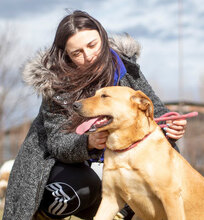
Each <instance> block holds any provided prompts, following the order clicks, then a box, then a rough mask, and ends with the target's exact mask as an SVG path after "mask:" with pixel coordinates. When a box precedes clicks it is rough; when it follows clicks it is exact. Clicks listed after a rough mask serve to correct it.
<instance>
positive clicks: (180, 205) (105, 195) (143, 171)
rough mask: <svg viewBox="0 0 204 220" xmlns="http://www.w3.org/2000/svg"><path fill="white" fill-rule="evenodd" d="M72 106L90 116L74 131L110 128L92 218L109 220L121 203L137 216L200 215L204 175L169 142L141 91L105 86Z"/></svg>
mask: <svg viewBox="0 0 204 220" xmlns="http://www.w3.org/2000/svg"><path fill="white" fill-rule="evenodd" d="M74 109H75V111H77V112H78V113H79V114H80V115H81V116H83V117H87V118H91V120H89V121H87V122H85V123H83V124H82V125H81V126H79V127H78V128H77V133H79V134H82V133H89V132H99V131H103V130H107V131H108V132H109V136H108V139H107V142H106V144H107V149H106V150H105V159H104V170H103V181H102V185H103V191H102V202H101V204H100V207H99V209H98V211H97V214H96V216H95V220H112V219H113V218H114V216H115V215H116V213H117V212H118V211H119V210H120V209H121V208H122V207H123V206H124V204H125V203H127V204H128V205H129V206H130V207H131V208H132V209H133V210H134V212H135V213H136V215H137V216H138V217H139V219H142V220H184V219H185V220H204V178H203V177H202V176H201V175H200V174H199V173H198V172H197V171H196V170H195V169H193V168H192V167H191V165H190V164H189V163H188V162H187V161H186V160H185V159H184V158H183V157H182V156H181V155H180V154H179V153H178V152H177V151H176V150H174V149H173V148H172V147H171V145H170V143H169V142H168V140H167V139H166V137H165V136H164V134H163V132H162V130H161V128H160V127H159V126H158V125H157V123H156V122H155V121H154V118H153V112H154V110H153V104H152V102H151V100H150V99H149V98H148V97H147V96H146V95H145V94H144V93H142V92H141V91H134V90H132V89H131V88H128V87H117V86H116V87H106V88H103V89H100V90H98V91H97V92H96V94H95V96H93V97H90V98H87V99H83V100H80V101H78V102H75V103H74ZM133 218H135V219H138V218H136V216H135V217H133Z"/></svg>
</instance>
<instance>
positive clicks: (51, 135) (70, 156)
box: [3, 36, 168, 220]
mask: <svg viewBox="0 0 204 220" xmlns="http://www.w3.org/2000/svg"><path fill="white" fill-rule="evenodd" d="M110 45H111V47H112V48H113V49H114V50H115V51H116V52H117V53H118V54H119V55H120V56H121V58H122V60H123V62H124V64H125V66H126V69H127V73H126V75H125V76H124V77H123V78H122V79H121V80H120V85H121V86H129V87H131V88H133V89H135V90H142V91H143V92H144V93H146V95H148V96H149V97H150V98H151V100H152V101H153V103H154V107H155V112H154V113H155V117H158V116H160V115H162V114H164V113H166V112H168V109H166V108H165V106H164V105H163V103H162V102H161V101H160V99H159V98H158V97H157V96H156V95H155V93H154V91H153V90H152V88H151V86H150V85H149V83H148V82H147V80H146V79H145V77H144V76H143V74H142V72H141V71H140V67H139V65H138V64H137V62H136V59H137V58H138V56H139V53H140V46H139V45H138V43H137V42H136V41H135V40H134V39H132V38H131V37H130V36H116V37H115V38H112V39H110ZM41 57H42V54H40V53H39V54H38V55H37V57H35V58H34V59H31V60H30V61H29V62H28V63H27V64H26V66H25V68H24V71H23V78H24V81H25V82H26V83H27V84H28V85H31V86H32V87H33V88H34V89H35V90H36V92H37V94H38V95H41V96H42V100H43V101H42V104H41V107H40V110H39V114H38V115H37V117H36V118H35V120H34V121H33V123H32V125H31V127H30V130H29V132H28V134H27V136H26V138H25V140H24V142H23V144H22V146H21V148H20V150H19V153H18V155H17V156H16V159H15V163H14V166H13V169H12V171H11V174H10V179H9V183H8V188H7V195H6V203H5V209H4V215H3V220H30V219H32V216H33V215H34V213H35V212H36V210H37V209H38V207H39V204H40V201H41V199H42V195H43V191H44V187H45V185H46V182H47V180H48V177H49V174H50V171H51V169H52V167H53V165H54V164H55V161H56V160H59V161H62V162H64V163H75V162H82V161H85V160H88V159H90V158H96V157H98V156H99V155H97V154H90V153H89V151H88V150H87V137H88V136H87V135H81V136H79V135H77V134H75V133H68V134H66V133H64V132H62V131H61V125H62V124H63V123H64V122H65V121H66V120H67V118H66V117H65V116H64V115H62V114H59V113H53V111H50V107H49V104H48V102H49V98H50V97H53V96H54V95H55V94H54V90H53V88H52V83H53V82H54V81H55V80H56V76H55V75H54V74H53V73H51V72H50V71H49V69H46V68H45V67H44V66H43V64H42V62H41ZM56 98H57V99H59V100H62V101H63V98H62V97H59V96H57V97H56ZM99 153H100V151H99Z"/></svg>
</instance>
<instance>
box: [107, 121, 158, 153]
mask: <svg viewBox="0 0 204 220" xmlns="http://www.w3.org/2000/svg"><path fill="white" fill-rule="evenodd" d="M142 118H143V120H138V121H137V122H136V123H134V124H132V125H130V126H128V127H124V128H120V129H118V130H117V129H116V130H109V133H110V134H109V136H108V139H107V142H106V145H107V148H109V149H110V150H114V151H115V150H122V149H126V148H128V147H129V146H131V145H132V144H134V143H136V142H138V141H140V140H143V139H144V137H145V136H146V135H148V134H150V133H151V132H153V131H154V130H155V128H156V127H157V126H158V125H157V124H156V123H155V122H154V120H152V119H151V118H147V117H142Z"/></svg>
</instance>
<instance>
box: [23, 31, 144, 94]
mask: <svg viewBox="0 0 204 220" xmlns="http://www.w3.org/2000/svg"><path fill="white" fill-rule="evenodd" d="M109 41H110V46H111V48H113V49H114V50H115V51H116V52H117V53H118V54H119V55H120V56H121V57H122V58H123V59H126V60H129V61H130V62H131V61H136V59H137V58H138V57H139V55H140V49H141V47H140V45H139V43H138V42H137V41H136V40H135V39H133V38H132V37H130V36H129V35H115V36H113V37H111V38H110V39H109ZM44 54H45V51H44V52H43V51H40V52H38V53H37V55H36V56H35V57H34V58H32V59H30V60H28V62H27V63H26V65H25V67H24V69H23V71H22V77H23V81H24V82H25V83H26V84H27V85H29V86H32V87H33V88H34V90H35V91H36V93H37V94H38V95H42V96H43V97H52V96H53V95H54V90H53V88H52V85H53V82H55V81H57V77H56V75H55V74H54V73H53V72H51V71H50V70H49V68H46V67H45V66H44V65H43V62H42V58H43V56H44Z"/></svg>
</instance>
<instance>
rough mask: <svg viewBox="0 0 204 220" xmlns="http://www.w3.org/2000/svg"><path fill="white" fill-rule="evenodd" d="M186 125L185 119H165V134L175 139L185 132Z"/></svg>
mask: <svg viewBox="0 0 204 220" xmlns="http://www.w3.org/2000/svg"><path fill="white" fill-rule="evenodd" d="M186 125H187V121H186V120H185V119H182V120H173V121H167V127H166V128H164V130H165V131H166V136H168V137H170V138H172V139H175V140H178V139H180V138H182V137H183V135H184V133H185V128H186Z"/></svg>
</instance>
